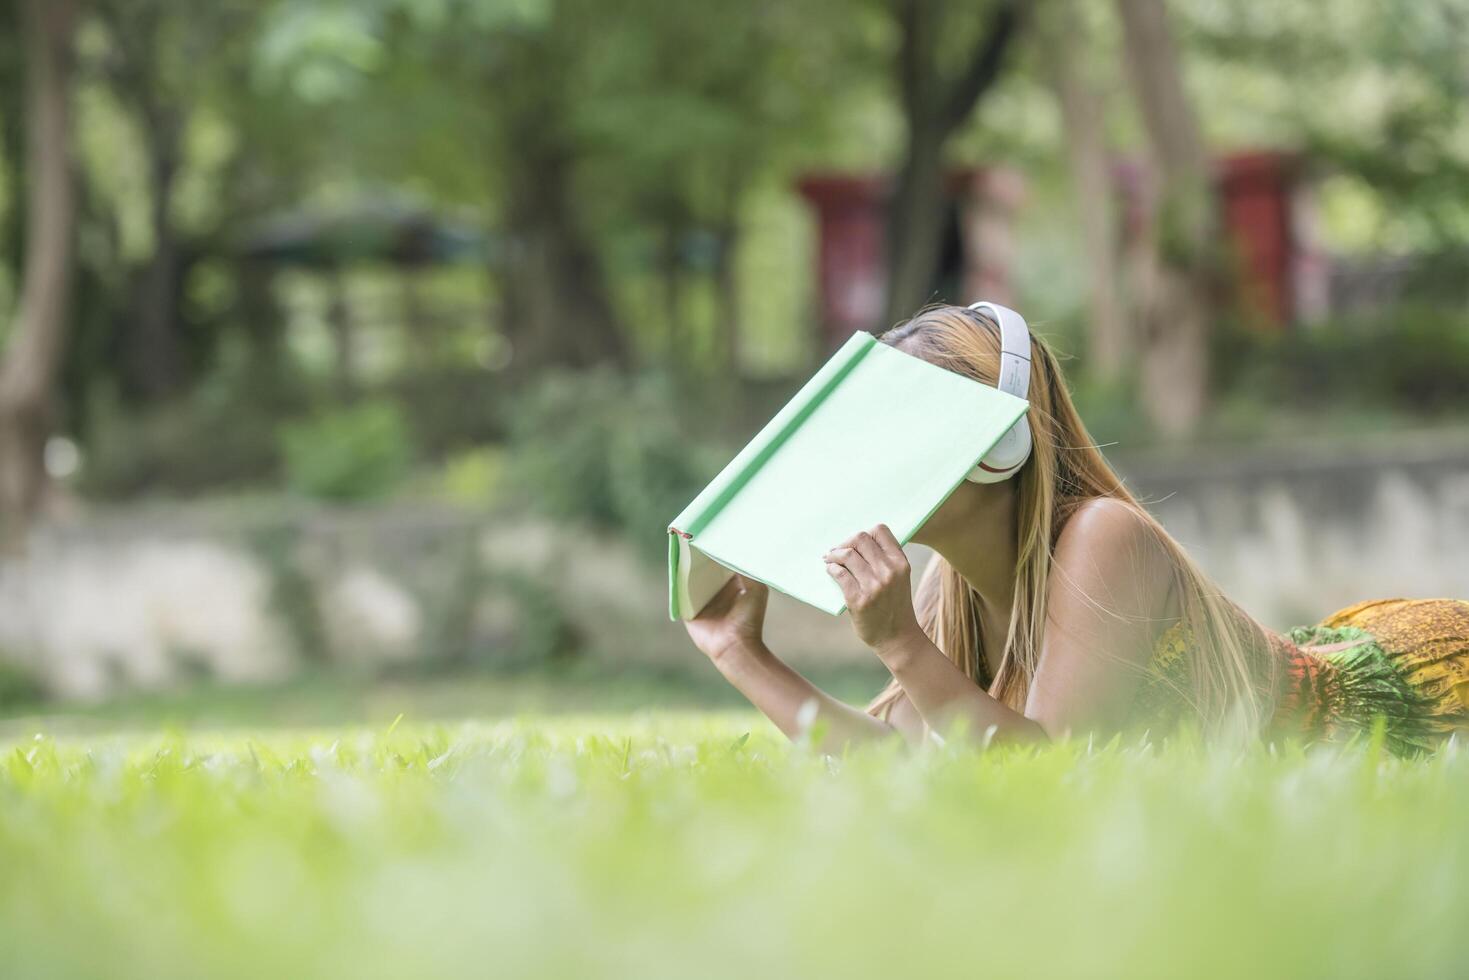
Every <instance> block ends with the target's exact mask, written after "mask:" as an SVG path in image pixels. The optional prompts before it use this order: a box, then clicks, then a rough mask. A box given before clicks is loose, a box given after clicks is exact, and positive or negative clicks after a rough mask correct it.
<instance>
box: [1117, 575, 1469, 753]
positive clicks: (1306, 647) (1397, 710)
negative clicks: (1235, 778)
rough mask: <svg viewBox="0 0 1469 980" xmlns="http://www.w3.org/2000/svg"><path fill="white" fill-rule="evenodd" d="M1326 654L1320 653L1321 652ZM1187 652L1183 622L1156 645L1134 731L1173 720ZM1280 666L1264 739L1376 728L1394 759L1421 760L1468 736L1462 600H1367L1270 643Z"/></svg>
mask: <svg viewBox="0 0 1469 980" xmlns="http://www.w3.org/2000/svg"><path fill="white" fill-rule="evenodd" d="M1321 648H1326V649H1324V650H1323V649H1321ZM1195 653H1196V649H1195V644H1194V642H1193V631H1192V630H1191V629H1190V628H1189V626H1188V624H1187V623H1184V622H1178V623H1175V624H1174V625H1172V626H1170V627H1169V628H1168V629H1167V630H1165V631H1164V632H1163V634H1162V635H1161V636H1160V637H1159V638H1158V641H1157V643H1156V644H1155V646H1154V648H1153V656H1152V658H1151V661H1150V662H1149V664H1148V668H1147V678H1146V679H1145V681H1144V683H1143V686H1142V688H1141V690H1140V691H1139V693H1138V698H1137V702H1136V704H1135V705H1134V714H1133V717H1134V719H1135V720H1136V721H1138V722H1139V723H1140V724H1153V725H1156V724H1158V723H1164V724H1166V723H1168V722H1174V721H1177V719H1178V718H1179V717H1180V716H1181V715H1182V711H1183V709H1182V706H1181V704H1180V700H1179V698H1178V697H1177V696H1176V693H1175V692H1179V691H1182V690H1186V689H1187V683H1188V669H1189V664H1190V662H1191V661H1192V658H1193V656H1194V655H1195ZM1276 655H1278V656H1279V657H1281V658H1282V659H1283V661H1284V664H1285V669H1284V672H1283V675H1284V680H1283V684H1282V688H1281V691H1280V698H1279V701H1278V703H1277V705H1276V707H1275V713H1274V717H1273V719H1272V721H1271V724H1270V730H1271V731H1272V732H1275V733H1279V734H1284V735H1293V736H1296V737H1299V738H1302V739H1304V740H1306V741H1325V740H1336V739H1341V738H1344V737H1349V736H1351V735H1352V734H1354V733H1359V732H1369V731H1371V730H1372V729H1373V728H1374V726H1376V725H1379V724H1380V725H1382V726H1383V736H1384V740H1385V744H1386V745H1387V747H1388V748H1389V749H1391V750H1392V751H1394V752H1396V753H1398V754H1400V755H1418V754H1421V753H1423V752H1427V751H1431V750H1432V749H1433V748H1435V747H1436V746H1437V745H1438V744H1439V743H1440V742H1441V741H1443V740H1444V739H1445V738H1446V737H1447V736H1448V735H1449V734H1451V733H1452V732H1454V731H1456V730H1457V729H1460V728H1469V601H1465V600H1461V599H1375V600H1371V601H1368V602H1361V603H1358V604H1357V605H1355V606H1349V607H1347V608H1346V609H1342V610H1340V611H1339V612H1335V613H1333V614H1332V615H1330V616H1328V617H1326V618H1325V619H1324V620H1322V621H1321V622H1320V623H1318V624H1316V625H1315V626H1299V627H1296V628H1295V629H1293V630H1290V631H1289V632H1288V633H1286V634H1284V635H1283V636H1281V637H1280V642H1279V643H1278V644H1277V646H1276Z"/></svg>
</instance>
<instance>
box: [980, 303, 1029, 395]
mask: <svg viewBox="0 0 1469 980" xmlns="http://www.w3.org/2000/svg"><path fill="white" fill-rule="evenodd" d="M968 309H971V310H976V311H978V312H981V313H988V314H989V316H990V318H991V319H993V320H994V321H995V323H997V324H999V327H1000V377H999V383H998V384H996V385H995V387H996V388H998V389H1000V390H1001V391H1003V392H1005V393H1006V394H1010V395H1014V396H1015V397H1016V398H1026V397H1028V396H1029V394H1030V328H1029V327H1027V326H1026V325H1025V318H1024V317H1023V316H1021V315H1020V314H1019V313H1016V312H1015V311H1014V310H1012V309H1010V308H1009V307H1008V306H1001V305H1000V304H998V303H990V302H987V301H983V300H981V301H980V302H978V303H971V304H969V306H968Z"/></svg>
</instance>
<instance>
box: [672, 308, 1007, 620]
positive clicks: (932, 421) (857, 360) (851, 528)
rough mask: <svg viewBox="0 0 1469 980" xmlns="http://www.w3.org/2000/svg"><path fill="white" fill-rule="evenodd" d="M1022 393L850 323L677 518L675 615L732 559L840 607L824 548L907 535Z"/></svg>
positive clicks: (688, 609) (690, 606)
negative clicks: (860, 538)
mask: <svg viewBox="0 0 1469 980" xmlns="http://www.w3.org/2000/svg"><path fill="white" fill-rule="evenodd" d="M1026 408H1027V402H1025V401H1024V400H1023V399H1020V398H1016V397H1014V396H1013V395H1008V394H1005V393H1004V392H1002V391H999V390H997V389H995V388H992V387H990V386H989V385H986V384H983V383H981V382H978V381H974V380H971V379H969V378H965V377H963V376H961V375H958V374H955V373H953V372H951V371H946V370H944V369H943V368H940V367H937V366H935V365H932V364H929V363H928V362H926V361H922V360H919V359H918V358H916V357H913V356H911V355H908V354H905V353H903V352H902V351H899V350H897V349H895V348H892V347H889V346H887V345H886V344H881V343H878V341H877V339H876V338H875V337H873V336H872V335H871V334H867V333H857V334H854V335H853V336H852V337H851V338H850V339H849V340H848V341H847V342H846V343H845V344H843V345H842V347H841V348H840V349H839V350H838V351H837V352H836V353H835V354H833V355H832V356H831V358H830V359H829V360H828V361H827V362H826V363H825V364H824V365H822V367H821V368H820V369H819V370H818V371H817V372H816V373H815V374H814V375H813V376H812V377H811V379H810V380H809V381H808V382H806V384H805V385H803V386H802V387H801V390H800V391H798V392H797V393H796V394H795V396H794V397H793V398H792V399H791V400H790V401H789V402H787V403H786V405H785V406H784V407H783V408H782V409H781V410H780V411H779V412H777V413H776V415H775V417H774V418H772V419H771V420H770V422H768V423H767V424H766V425H765V427H764V428H762V429H761V430H760V432H759V433H758V434H757V435H756V436H755V438H754V439H752V440H751V441H750V443H749V444H748V445H747V446H745V448H744V449H742V450H741V451H740V452H739V453H738V454H737V455H736V456H735V458H734V459H733V460H731V461H730V462H729V464H728V465H727V466H725V468H724V469H723V470H721V471H720V473H719V475H718V476H716V477H715V478H714V479H713V480H712V481H711V482H710V484H709V485H708V486H707V487H705V488H704V490H703V491H702V492H701V493H700V494H699V495H698V496H697V497H695V498H694V500H693V501H692V502H691V503H690V504H689V505H688V506H687V507H685V508H684V510H683V511H682V512H681V513H680V514H679V515H678V516H677V517H676V518H674V519H673V522H672V523H671V524H670V525H669V528H668V533H669V547H668V584H669V616H670V618H672V619H688V618H691V617H692V616H694V615H695V614H696V613H697V612H698V610H699V609H701V608H702V607H703V605H704V603H706V602H707V601H708V600H709V598H710V597H711V596H712V595H713V594H714V593H715V592H716V591H718V589H719V588H720V586H722V585H723V583H724V582H725V581H727V580H728V578H729V576H730V575H731V574H732V573H733V572H739V573H741V574H743V575H745V576H747V577H749V578H753V579H756V580H758V581H761V582H764V583H765V584H766V585H768V586H770V587H771V588H772V589H776V590H777V591H780V592H784V593H786V594H787V595H791V596H794V597H795V598H797V599H800V600H801V601H802V602H806V603H809V604H811V605H813V606H815V607H817V608H818V609H822V610H825V611H826V612H828V613H831V614H833V615H837V614H840V613H841V612H842V611H843V610H844V609H845V602H844V601H843V599H842V593H841V589H840V588H839V587H838V586H837V584H836V583H835V582H834V581H832V579H831V577H830V576H829V575H828V574H827V572H826V566H825V563H824V562H823V561H822V560H821V556H822V555H823V554H825V553H826V552H827V551H828V550H829V549H830V548H832V547H834V546H835V545H837V544H840V543H841V542H842V541H843V540H845V539H846V538H848V537H850V536H851V535H852V534H855V533H856V532H858V531H862V530H866V529H867V528H870V527H872V526H873V525H875V524H886V525H888V527H889V528H891V529H892V532H893V534H894V535H896V536H897V538H898V540H899V541H900V542H902V543H903V544H907V543H908V541H909V540H910V539H911V538H912V536H913V534H914V533H915V532H916V531H917V530H918V529H919V528H920V527H922V526H923V522H924V521H925V520H927V519H928V516H929V515H930V514H932V513H933V512H934V511H935V510H936V509H938V507H939V505H940V504H942V503H943V502H944V500H945V499H947V498H948V496H949V494H950V493H952V492H953V491H954V488H955V487H957V486H958V485H959V483H960V482H961V481H962V480H963V479H964V477H965V475H966V474H967V473H968V472H969V470H970V469H971V468H972V467H973V466H974V464H975V463H976V462H978V461H979V459H980V457H982V456H983V455H984V454H985V453H986V452H988V451H989V449H990V448H991V447H993V446H994V444H995V443H996V442H997V441H999V439H1000V437H1001V436H1003V435H1004V434H1005V433H1006V432H1007V431H1008V430H1009V429H1010V427H1011V426H1012V425H1014V424H1015V423H1016V421H1018V420H1019V419H1020V418H1021V416H1022V415H1024V413H1025V410H1026Z"/></svg>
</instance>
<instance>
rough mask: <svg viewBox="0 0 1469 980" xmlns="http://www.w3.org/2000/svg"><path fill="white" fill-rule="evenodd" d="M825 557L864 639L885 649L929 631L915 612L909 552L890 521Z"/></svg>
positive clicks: (879, 648)
mask: <svg viewBox="0 0 1469 980" xmlns="http://www.w3.org/2000/svg"><path fill="white" fill-rule="evenodd" d="M825 559H826V571H827V573H828V574H829V575H831V577H832V578H834V579H836V582H837V585H839V586H841V589H842V595H843V596H844V597H845V598H846V600H847V609H848V610H850V611H851V613H852V625H853V626H854V627H856V629H857V636H858V637H859V638H860V639H861V640H862V642H863V643H865V644H867V645H868V646H869V647H872V648H873V649H874V650H877V651H879V652H881V651H882V650H883V649H884V648H885V647H889V646H892V645H894V644H901V643H906V642H908V641H910V640H913V639H915V638H922V637H923V630H922V628H921V627H920V626H919V625H918V616H917V614H915V613H914V612H913V593H912V591H911V589H910V587H909V584H908V583H909V578H910V576H911V571H912V570H911V568H910V567H909V565H908V556H907V555H905V554H903V547H902V545H900V544H898V539H897V538H896V537H894V536H893V532H892V531H890V530H888V526H887V525H886V524H879V525H877V527H875V528H873V529H872V530H870V531H863V532H861V533H860V534H854V535H853V536H852V537H850V538H848V539H847V540H846V541H843V542H842V543H841V544H840V545H839V546H838V547H835V548H833V549H831V550H830V551H828V552H827V553H826V555H825Z"/></svg>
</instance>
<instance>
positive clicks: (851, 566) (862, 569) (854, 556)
mask: <svg viewBox="0 0 1469 980" xmlns="http://www.w3.org/2000/svg"><path fill="white" fill-rule="evenodd" d="M826 560H827V561H828V562H833V563H835V564H837V565H841V566H843V567H844V568H846V570H847V571H849V572H851V573H852V575H853V576H854V577H855V578H856V579H857V584H858V585H860V586H861V587H862V588H863V590H865V591H867V592H875V591H877V588H878V585H879V578H878V575H877V571H876V569H874V568H873V567H872V566H871V565H869V564H868V563H867V559H866V558H863V557H862V553H861V552H860V551H858V550H857V549H856V548H850V547H847V546H845V545H844V546H842V547H840V548H833V549H831V550H830V551H828V552H827V553H826Z"/></svg>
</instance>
